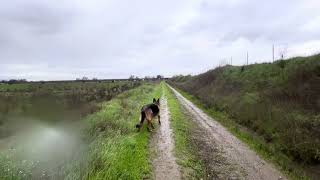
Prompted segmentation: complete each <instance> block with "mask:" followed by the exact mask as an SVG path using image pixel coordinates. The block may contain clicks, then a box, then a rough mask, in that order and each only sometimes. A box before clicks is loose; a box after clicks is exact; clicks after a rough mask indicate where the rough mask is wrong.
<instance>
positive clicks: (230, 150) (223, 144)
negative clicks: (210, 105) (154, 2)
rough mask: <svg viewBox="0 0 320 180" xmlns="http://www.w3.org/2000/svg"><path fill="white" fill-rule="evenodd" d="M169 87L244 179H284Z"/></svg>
mask: <svg viewBox="0 0 320 180" xmlns="http://www.w3.org/2000/svg"><path fill="white" fill-rule="evenodd" d="M169 87H170V86H169ZM170 88H171V89H172V90H173V92H174V94H175V95H176V97H177V98H178V100H179V102H180V103H181V104H182V105H183V106H184V107H185V108H186V109H187V111H188V112H189V113H190V114H191V115H192V119H193V120H194V121H196V122H197V123H198V124H199V125H200V127H202V128H203V129H204V130H205V132H206V134H208V136H209V137H208V139H213V140H214V142H215V143H213V144H212V146H219V147H218V148H219V149H221V150H222V151H223V154H224V158H225V159H226V160H227V161H228V162H230V163H232V164H234V165H236V166H238V167H240V168H241V170H240V171H244V172H245V179H268V180H274V179H275V180H276V179H285V177H284V176H283V175H282V174H281V173H280V172H279V171H278V170H276V169H275V168H274V166H273V165H271V164H269V163H267V162H266V161H264V160H263V159H261V158H260V157H259V156H258V155H257V154H256V153H255V152H254V151H253V150H251V149H249V147H248V146H247V145H245V144H244V143H242V142H241V141H240V140H238V139H237V138H236V137H234V136H233V135H232V134H231V133H230V132H228V131H227V130H226V129H225V128H224V127H223V126H222V125H220V124H219V123H218V122H217V121H215V120H213V119H212V118H211V117H209V116H207V115H206V114H205V113H204V112H203V111H202V110H200V109H199V108H197V107H196V106H195V105H194V104H193V103H192V102H190V101H189V100H187V99H186V98H184V97H183V96H182V95H181V94H180V93H179V92H177V91H176V90H175V89H173V88H172V87H170ZM215 148H217V147H215ZM212 163H215V162H212ZM217 166H219V165H217ZM228 179H229V178H228ZM232 179H233V178H232ZM236 179H238V178H236ZM240 179H242V178H240Z"/></svg>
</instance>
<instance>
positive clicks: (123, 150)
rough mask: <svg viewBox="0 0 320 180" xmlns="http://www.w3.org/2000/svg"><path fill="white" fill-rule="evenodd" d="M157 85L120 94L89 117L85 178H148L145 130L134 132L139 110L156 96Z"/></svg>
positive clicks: (146, 134) (147, 135)
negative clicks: (88, 146) (87, 164)
mask: <svg viewBox="0 0 320 180" xmlns="http://www.w3.org/2000/svg"><path fill="white" fill-rule="evenodd" d="M160 95H161V88H160V86H159V85H156V86H155V85H154V84H153V85H143V86H141V87H139V88H136V89H133V90H130V91H128V92H125V93H122V94H120V95H119V96H117V97H116V98H114V99H112V100H111V101H109V102H107V103H105V104H104V105H103V108H102V110H101V111H100V112H98V113H96V114H94V115H92V116H90V117H89V118H88V120H89V121H90V124H91V127H90V130H89V133H90V135H91V136H92V137H93V138H94V141H93V142H92V143H91V145H90V153H89V154H90V160H89V167H88V174H87V175H86V178H87V179H145V178H150V177H151V172H152V171H151V167H150V163H149V151H148V138H149V136H150V133H148V132H147V131H146V128H143V130H142V131H141V132H140V133H137V132H136V129H135V124H136V123H138V122H139V116H140V113H139V112H140V108H141V107H142V106H143V105H144V104H147V103H150V102H152V98H153V97H160Z"/></svg>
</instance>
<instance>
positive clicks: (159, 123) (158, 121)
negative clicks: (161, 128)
mask: <svg viewBox="0 0 320 180" xmlns="http://www.w3.org/2000/svg"><path fill="white" fill-rule="evenodd" d="M158 122H159V124H160V125H161V121H160V115H158Z"/></svg>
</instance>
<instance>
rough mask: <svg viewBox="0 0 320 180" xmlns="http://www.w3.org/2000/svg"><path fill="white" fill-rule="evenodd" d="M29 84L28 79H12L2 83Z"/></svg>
mask: <svg viewBox="0 0 320 180" xmlns="http://www.w3.org/2000/svg"><path fill="white" fill-rule="evenodd" d="M26 82H28V81H27V80H26V79H10V80H2V81H0V83H3V84H19V83H26Z"/></svg>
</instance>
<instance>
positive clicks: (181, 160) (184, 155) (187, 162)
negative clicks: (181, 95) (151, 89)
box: [161, 83, 204, 179]
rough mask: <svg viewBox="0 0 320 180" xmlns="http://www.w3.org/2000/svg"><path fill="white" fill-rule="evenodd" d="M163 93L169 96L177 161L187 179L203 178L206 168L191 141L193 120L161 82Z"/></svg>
mask: <svg viewBox="0 0 320 180" xmlns="http://www.w3.org/2000/svg"><path fill="white" fill-rule="evenodd" d="M161 86H162V88H163V94H164V96H165V97H166V98H167V101H168V108H169V111H170V123H171V128H172V129H173V132H174V140H175V150H174V152H175V155H176V157H177V163H178V164H179V165H180V166H181V167H183V170H184V173H183V174H184V176H186V178H187V179H201V177H203V174H204V168H203V164H202V162H201V160H199V158H197V156H196V152H195V147H194V144H192V143H191V141H190V135H191V130H192V128H193V126H194V124H193V122H192V121H191V120H190V119H188V117H187V116H186V114H184V113H183V110H182V107H181V105H180V103H179V102H178V100H177V99H176V97H175V96H174V94H173V92H172V91H171V90H170V89H169V88H168V86H167V85H166V84H165V83H162V84H161Z"/></svg>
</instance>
